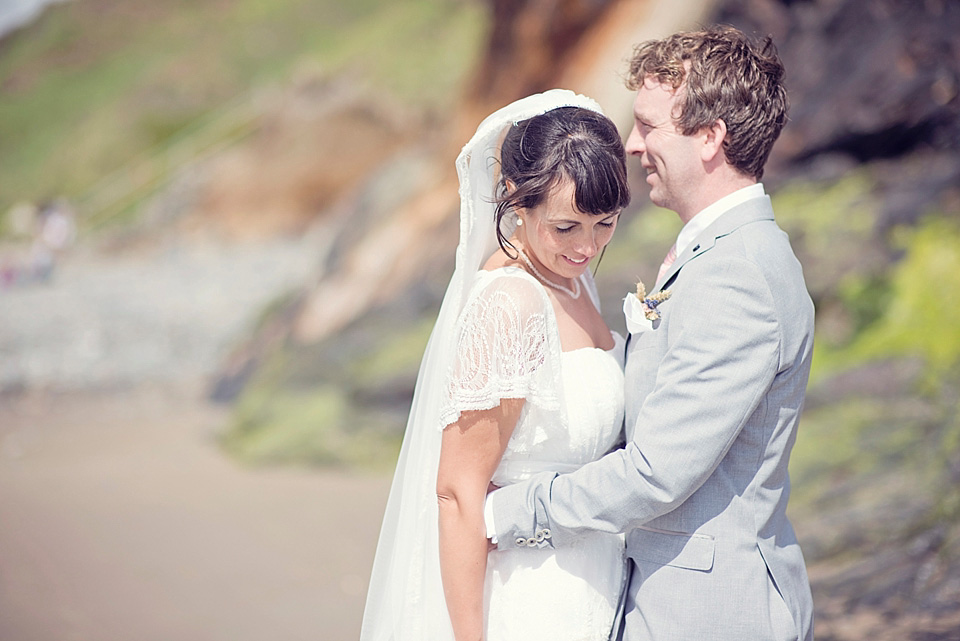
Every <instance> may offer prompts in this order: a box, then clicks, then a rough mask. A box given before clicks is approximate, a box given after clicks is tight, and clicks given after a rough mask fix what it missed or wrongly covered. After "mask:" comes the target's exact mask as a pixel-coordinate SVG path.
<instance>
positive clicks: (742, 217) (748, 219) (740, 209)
mask: <svg viewBox="0 0 960 641" xmlns="http://www.w3.org/2000/svg"><path fill="white" fill-rule="evenodd" d="M773 219H774V218H773V207H772V206H771V204H770V197H769V196H764V197H763V198H754V199H751V200H748V201H747V202H745V203H741V204H740V205H737V206H736V207H734V208H733V209H731V210H730V211H728V212H725V213H724V214H723V215H722V216H720V217H719V218H717V219H716V220H715V221H713V223H712V224H711V225H710V226H709V227H707V228H706V229H704V230H703V231H702V232H700V234H699V235H698V236H697V237H696V239H695V240H694V241H693V242H692V243H690V245H689V246H687V247H686V248H685V249H684V250H683V253H681V254H680V255H679V256H677V259H676V260H675V261H674V262H673V265H671V266H670V269H668V270H667V273H666V274H664V276H663V279H662V280H659V281H657V284H656V286H655V287H654V288H653V291H651V293H656V292H659V291H660V290H662V289H664V288H665V287H667V286H668V285H669V284H670V283H671V282H672V281H673V279H674V276H676V274H677V272H679V271H680V269H682V268H683V266H684V265H685V264H686V263H687V262H689V261H691V260H693V259H694V258H696V257H697V256H699V255H701V254H704V253H706V252H708V251H710V250H711V249H713V247H714V245H716V244H717V239H719V238H723V237H724V236H726V235H728V234H731V233H733V232H734V231H736V230H737V229H739V228H741V227H743V226H744V225H748V224H750V223H754V222H757V221H761V220H773Z"/></svg>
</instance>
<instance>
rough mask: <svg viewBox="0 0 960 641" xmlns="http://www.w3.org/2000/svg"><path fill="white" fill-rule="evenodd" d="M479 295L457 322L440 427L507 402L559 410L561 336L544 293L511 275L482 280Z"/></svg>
mask: <svg viewBox="0 0 960 641" xmlns="http://www.w3.org/2000/svg"><path fill="white" fill-rule="evenodd" d="M499 271H504V272H506V271H507V270H499ZM511 272H512V273H511ZM474 290H475V291H474V292H473V293H472V295H471V297H470V299H469V301H468V303H467V305H466V307H464V310H463V313H462V314H461V316H460V320H459V322H458V328H459V331H458V335H457V343H456V354H455V356H454V358H453V360H452V362H451V365H450V373H449V376H448V386H447V395H446V402H445V403H444V406H443V408H442V410H441V415H440V418H441V427H446V426H448V425H450V424H451V423H453V422H454V421H456V420H457V419H458V418H459V417H460V413H461V412H463V411H466V410H486V409H491V408H494V407H496V406H497V405H499V404H500V400H501V399H504V398H523V399H525V400H526V401H527V402H528V403H532V404H534V405H536V406H538V407H541V408H543V409H545V410H548V411H549V410H556V409H557V408H558V407H559V396H558V381H559V372H558V371H557V364H558V354H559V337H558V334H557V329H556V320H555V319H554V315H553V308H552V306H551V305H550V301H549V299H548V298H547V296H546V294H545V293H544V291H543V288H542V287H541V286H540V285H539V284H538V283H537V282H536V281H533V280H532V278H531V277H529V276H527V275H526V274H525V273H522V272H519V270H517V271H516V272H513V270H510V272H508V273H505V274H498V275H495V276H489V275H487V276H485V277H484V276H481V278H480V280H478V282H477V284H476V285H475V286H474Z"/></svg>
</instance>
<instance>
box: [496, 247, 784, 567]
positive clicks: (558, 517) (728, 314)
mask: <svg viewBox="0 0 960 641" xmlns="http://www.w3.org/2000/svg"><path fill="white" fill-rule="evenodd" d="M685 270H686V271H687V273H686V274H683V275H684V276H686V277H687V278H688V279H689V280H688V282H687V283H685V288H684V291H683V295H682V296H676V297H675V298H674V299H673V300H672V301H668V302H667V303H664V304H663V305H661V308H660V309H661V311H662V312H664V313H666V311H667V309H668V308H667V305H668V304H671V303H672V307H673V309H670V310H669V313H670V314H672V315H673V316H672V318H670V324H669V327H668V326H667V325H666V324H665V325H664V326H663V327H664V328H665V329H667V331H668V332H669V334H668V338H667V343H668V347H667V350H666V352H665V353H664V355H663V358H662V360H661V361H660V363H659V365H658V364H657V363H648V364H643V366H644V367H656V368H657V378H656V384H655V386H654V389H653V391H652V392H651V393H650V394H649V395H648V396H647V398H646V399H645V401H644V403H643V405H642V406H641V408H640V411H639V415H637V416H633V417H629V416H628V417H627V421H628V422H629V421H631V420H632V421H635V422H636V429H635V430H634V437H633V439H632V440H631V442H629V443H627V444H626V447H625V448H624V449H622V450H617V451H615V452H612V453H610V454H608V455H607V456H605V457H603V458H602V459H600V460H598V461H594V462H592V463H589V464H587V465H585V466H584V467H582V468H580V469H579V470H577V471H576V472H573V473H570V474H563V475H557V474H553V473H546V474H541V475H538V476H536V477H534V478H533V479H530V480H529V481H527V482H524V483H521V484H517V485H513V486H508V487H506V488H502V489H500V490H497V492H496V493H495V494H494V500H493V510H494V520H495V523H496V530H497V537H498V540H499V545H500V547H501V548H507V547H510V546H511V542H513V541H515V540H517V539H519V538H523V537H530V536H532V533H534V532H536V531H538V530H543V529H549V531H550V532H551V534H552V538H551V542H552V543H553V544H554V545H557V546H560V545H562V544H563V542H564V540H568V539H569V538H571V537H575V536H577V535H579V534H581V533H583V532H585V531H591V530H594V531H603V532H626V531H628V530H630V529H632V528H634V527H636V526H639V525H642V524H644V523H646V522H648V521H650V520H652V519H654V518H656V517H658V516H660V515H662V514H666V513H667V512H670V511H671V510H673V509H674V508H676V507H677V506H679V505H680V504H681V503H683V502H684V501H685V500H686V499H687V498H688V497H689V496H690V495H691V494H693V493H694V492H695V491H696V490H697V488H699V487H700V486H701V485H702V484H703V483H704V482H705V481H706V480H707V479H708V478H709V477H710V475H711V474H712V473H713V471H714V470H715V469H716V468H717V466H718V465H719V464H720V461H721V460H722V459H723V457H724V455H725V454H726V453H727V451H728V450H729V449H730V447H731V445H732V444H733V442H734V441H735V440H736V438H737V436H738V435H739V434H740V431H741V429H742V428H743V426H744V425H745V424H746V422H747V420H748V419H749V417H750V416H751V414H753V412H754V411H755V410H756V409H757V407H758V406H759V404H760V403H762V402H763V399H764V396H765V394H766V392H767V391H768V390H769V388H770V385H771V383H772V381H773V378H774V376H775V375H776V373H777V370H778V368H779V362H780V345H781V336H780V323H779V321H778V318H777V314H776V309H775V307H774V303H773V297H772V295H771V292H770V290H769V287H768V285H767V282H766V280H765V279H764V277H763V274H762V272H761V271H760V269H759V268H758V266H757V265H756V264H754V263H752V262H750V261H748V260H746V259H742V258H735V259H730V258H727V259H725V260H724V261H723V262H722V264H719V263H717V262H716V261H714V262H711V261H707V260H703V261H695V262H693V263H690V264H688V265H686V266H685ZM627 394H630V390H629V389H628V390H627Z"/></svg>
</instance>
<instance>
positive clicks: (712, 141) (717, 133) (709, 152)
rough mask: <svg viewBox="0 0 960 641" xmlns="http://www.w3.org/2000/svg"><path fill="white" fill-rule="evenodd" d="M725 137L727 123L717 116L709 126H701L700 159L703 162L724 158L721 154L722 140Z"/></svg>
mask: <svg viewBox="0 0 960 641" xmlns="http://www.w3.org/2000/svg"><path fill="white" fill-rule="evenodd" d="M726 139H727V123H725V122H724V121H723V120H722V119H720V118H717V119H716V120H714V121H713V124H712V125H710V126H709V127H704V128H703V145H702V146H701V147H700V159H701V160H703V162H705V163H711V162H713V161H714V160H716V159H717V158H718V157H717V154H720V156H719V159H720V160H725V157H724V156H723V141H724V140H726Z"/></svg>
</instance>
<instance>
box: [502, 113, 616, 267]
mask: <svg viewBox="0 0 960 641" xmlns="http://www.w3.org/2000/svg"><path fill="white" fill-rule="evenodd" d="M564 179H569V180H570V181H571V182H573V184H574V205H575V207H576V209H577V210H578V211H580V212H582V213H586V214H593V215H596V216H609V215H610V214H615V213H617V212H619V211H620V210H621V209H623V208H624V207H626V206H627V205H628V204H630V189H629V188H628V186H627V164H626V154H625V153H624V149H623V141H622V140H621V139H620V133H619V132H618V131H617V128H616V126H615V125H614V124H613V122H612V121H611V120H610V119H609V118H607V117H606V116H604V115H603V114H600V113H597V112H595V111H591V110H589V109H583V108H580V107H560V108H557V109H553V110H551V111H548V112H546V113H543V114H540V115H539V116H534V117H533V118H529V119H527V120H521V121H520V122H518V123H516V124H514V125H513V126H512V127H510V128H509V130H508V131H507V134H506V136H505V137H504V139H503V143H502V144H501V146H500V179H499V181H498V184H497V199H496V203H497V207H496V212H495V216H496V229H497V241H498V242H499V243H500V248H501V249H503V251H504V253H506V254H507V255H508V256H511V254H510V252H509V251H508V250H507V247H509V248H510V249H512V250H513V251H514V252H516V247H514V246H513V245H512V244H511V243H510V241H509V240H507V238H506V237H505V235H504V232H503V228H502V226H501V222H502V220H503V217H504V216H505V215H507V214H509V213H511V212H513V211H514V210H515V209H517V208H524V209H529V208H531V207H536V206H537V205H539V204H540V203H542V202H543V201H544V200H545V199H546V198H547V196H548V195H549V193H550V190H551V189H553V188H554V187H555V186H556V185H557V184H559V183H560V182H561V181H562V180H564ZM507 181H510V183H512V186H513V189H509V188H508V186H507ZM511 257H512V258H516V256H515V255H514V256H511Z"/></svg>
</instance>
